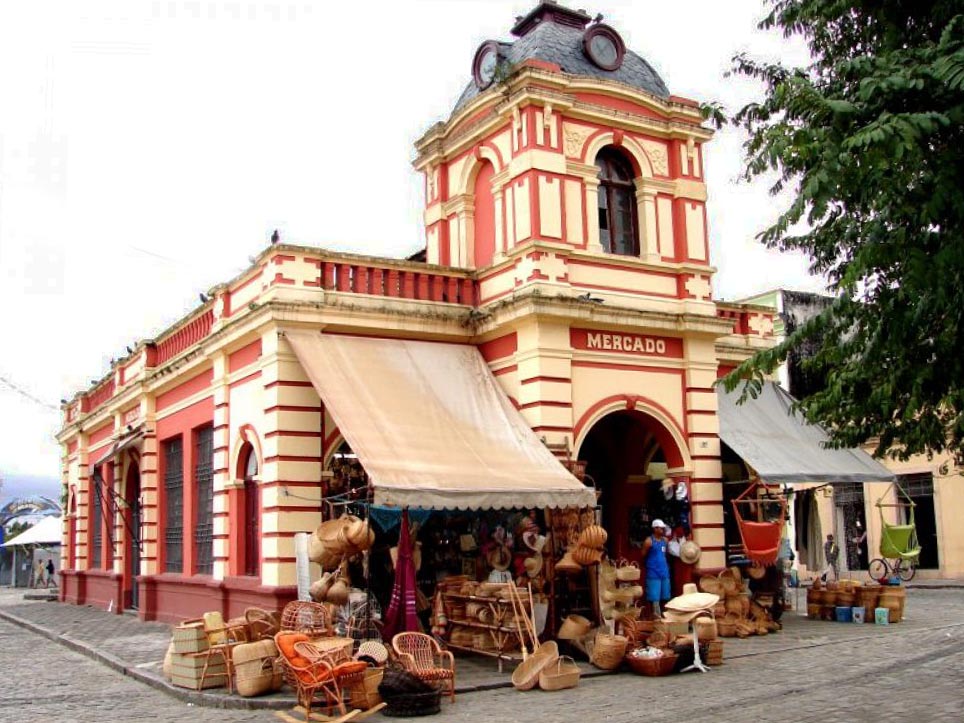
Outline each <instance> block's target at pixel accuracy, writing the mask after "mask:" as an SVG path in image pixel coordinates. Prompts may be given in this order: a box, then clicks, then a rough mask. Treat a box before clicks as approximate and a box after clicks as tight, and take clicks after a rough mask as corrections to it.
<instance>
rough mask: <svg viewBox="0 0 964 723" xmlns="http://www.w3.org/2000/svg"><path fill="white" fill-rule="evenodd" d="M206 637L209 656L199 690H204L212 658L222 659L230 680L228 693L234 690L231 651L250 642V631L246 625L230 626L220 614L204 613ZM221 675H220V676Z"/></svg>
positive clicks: (205, 659) (206, 658)
mask: <svg viewBox="0 0 964 723" xmlns="http://www.w3.org/2000/svg"><path fill="white" fill-rule="evenodd" d="M204 635H205V637H207V639H208V650H207V655H206V656H205V658H204V668H202V669H201V680H200V682H199V683H198V690H203V689H204V681H205V679H206V678H207V676H208V668H209V667H210V666H211V658H214V657H215V656H217V657H220V658H221V659H222V660H223V661H224V669H225V674H226V675H227V679H228V692H229V693H230V692H231V691H232V690H234V662H233V660H232V654H231V651H232V650H234V648H235V646H237V645H240V644H241V643H246V642H248V631H247V629H246V627H245V626H244V625H228V624H226V623H225V622H224V616H223V615H221V613H220V612H210V613H204ZM219 675H220V674H219Z"/></svg>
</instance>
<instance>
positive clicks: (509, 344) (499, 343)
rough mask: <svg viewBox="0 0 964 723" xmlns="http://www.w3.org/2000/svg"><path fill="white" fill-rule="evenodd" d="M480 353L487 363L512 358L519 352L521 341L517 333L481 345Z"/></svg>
mask: <svg viewBox="0 0 964 723" xmlns="http://www.w3.org/2000/svg"><path fill="white" fill-rule="evenodd" d="M478 348H479V352H481V354H482V358H483V359H485V360H486V361H487V362H492V361H495V360H496V359H503V358H505V357H507V356H512V355H513V354H515V353H516V351H518V348H519V339H518V334H516V332H512V333H511V334H506V335H505V336H500V337H499V338H497V339H492V340H491V341H486V342H483V343H481V344H479V347H478Z"/></svg>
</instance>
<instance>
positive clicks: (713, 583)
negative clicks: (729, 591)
mask: <svg viewBox="0 0 964 723" xmlns="http://www.w3.org/2000/svg"><path fill="white" fill-rule="evenodd" d="M700 590H702V591H703V592H708V593H710V594H711V595H719V596H720V597H722V596H723V595H725V594H726V593H725V591H724V590H723V581H722V580H720V578H718V577H713V576H712V575H703V577H701V578H700Z"/></svg>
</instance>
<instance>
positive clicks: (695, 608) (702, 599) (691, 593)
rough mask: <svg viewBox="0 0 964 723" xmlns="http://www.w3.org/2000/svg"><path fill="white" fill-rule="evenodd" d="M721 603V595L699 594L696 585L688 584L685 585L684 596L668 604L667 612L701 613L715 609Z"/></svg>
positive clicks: (675, 598)
mask: <svg viewBox="0 0 964 723" xmlns="http://www.w3.org/2000/svg"><path fill="white" fill-rule="evenodd" d="M719 601H720V596H719V595H714V594H713V593H709V592H699V590H698V589H697V587H696V585H695V584H694V583H692V582H688V583H686V584H685V585H683V594H682V595H680V596H678V597H674V598H673V599H672V600H670V601H669V602H668V603H666V610H667V611H673V612H674V613H691V612H700V611H702V610H707V609H708V608H711V607H713V606H714V605H716V603H718V602H719Z"/></svg>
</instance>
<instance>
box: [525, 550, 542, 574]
mask: <svg viewBox="0 0 964 723" xmlns="http://www.w3.org/2000/svg"><path fill="white" fill-rule="evenodd" d="M523 564H524V565H525V568H526V575H528V576H529V577H539V573H540V572H542V555H533V556H532V557H527V558H526V559H525V562H524V563H523Z"/></svg>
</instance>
